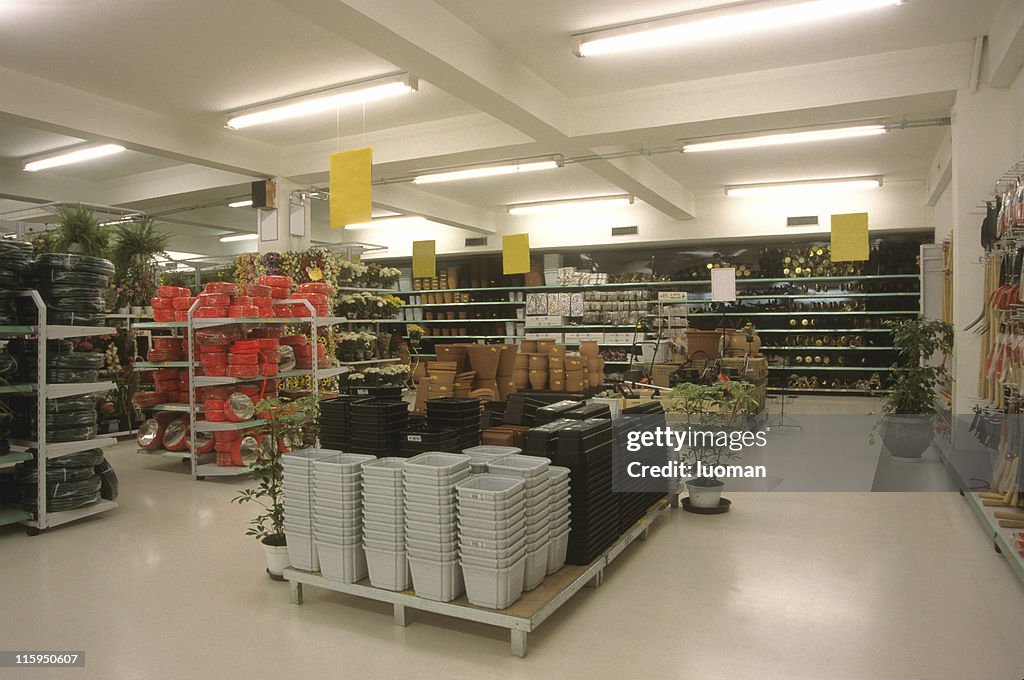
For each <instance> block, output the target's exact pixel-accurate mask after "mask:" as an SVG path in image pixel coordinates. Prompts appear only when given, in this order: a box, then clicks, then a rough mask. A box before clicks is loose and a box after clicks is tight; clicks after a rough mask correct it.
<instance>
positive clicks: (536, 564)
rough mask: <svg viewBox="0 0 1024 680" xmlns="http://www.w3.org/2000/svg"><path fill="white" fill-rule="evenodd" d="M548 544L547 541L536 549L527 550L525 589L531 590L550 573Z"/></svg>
mask: <svg viewBox="0 0 1024 680" xmlns="http://www.w3.org/2000/svg"><path fill="white" fill-rule="evenodd" d="M548 545H549V542H548V541H545V542H544V543H543V545H541V547H539V548H537V549H536V550H534V551H532V552H531V551H530V550H527V551H526V569H525V570H524V573H523V590H524V591H530V590H533V589H534V588H536V587H537V586H539V585H540V584H541V583H543V582H544V577H545V576H547V573H548Z"/></svg>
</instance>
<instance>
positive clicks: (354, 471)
mask: <svg viewBox="0 0 1024 680" xmlns="http://www.w3.org/2000/svg"><path fill="white" fill-rule="evenodd" d="M375 458H376V457H375V456H369V455H363V454H358V453H338V454H336V455H333V456H328V457H326V458H318V459H316V460H315V461H313V538H314V539H315V540H316V550H317V554H318V555H319V558H320V572H321V573H322V574H323V575H324V577H325V578H329V579H334V580H336V581H341V582H342V583H355V582H356V581H359V580H361V579H364V578H366V553H364V552H363V484H362V480H363V469H362V466H363V463H366V462H368V461H371V460H374V459H375Z"/></svg>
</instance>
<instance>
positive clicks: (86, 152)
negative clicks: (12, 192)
mask: <svg viewBox="0 0 1024 680" xmlns="http://www.w3.org/2000/svg"><path fill="white" fill-rule="evenodd" d="M124 150H125V148H124V147H123V146H121V145H120V144H101V145H100V146H88V147H84V148H79V149H74V150H72V151H65V152H63V153H59V154H56V155H53V156H46V157H43V158H40V159H38V160H34V161H29V162H27V163H25V166H24V167H23V168H22V170H24V171H25V172H38V171H39V170H46V169H48V168H56V167H60V166H62V165H71V164H72V163H82V162H84V161H91V160H93V159H95V158H103V157H104V156H112V155H114V154H116V153H121V152H122V151H124Z"/></svg>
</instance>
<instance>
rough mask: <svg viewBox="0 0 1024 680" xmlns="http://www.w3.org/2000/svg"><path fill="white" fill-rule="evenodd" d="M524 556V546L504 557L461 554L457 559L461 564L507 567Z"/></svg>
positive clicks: (496, 567) (493, 567)
mask: <svg viewBox="0 0 1024 680" xmlns="http://www.w3.org/2000/svg"><path fill="white" fill-rule="evenodd" d="M523 557H526V547H525V546H524V547H522V548H520V549H519V550H517V551H515V552H513V553H512V554H510V555H508V556H506V557H494V556H493V555H491V556H486V557H484V556H481V555H479V554H461V555H460V556H459V560H460V561H461V562H462V564H463V565H466V564H471V565H473V566H474V567H487V568H488V569H508V568H509V567H511V566H512V565H514V564H515V563H516V562H517V561H519V560H520V559H521V558H523Z"/></svg>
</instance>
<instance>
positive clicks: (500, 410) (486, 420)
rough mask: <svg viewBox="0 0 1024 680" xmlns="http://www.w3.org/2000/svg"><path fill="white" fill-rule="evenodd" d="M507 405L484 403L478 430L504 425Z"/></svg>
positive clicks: (498, 402) (494, 402)
mask: <svg viewBox="0 0 1024 680" xmlns="http://www.w3.org/2000/svg"><path fill="white" fill-rule="evenodd" d="M507 405H508V404H507V403H506V402H504V401H488V402H484V412H483V415H481V417H480V429H482V430H486V429H487V428H489V427H498V426H499V425H504V424H505V407H506V406H507Z"/></svg>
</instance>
